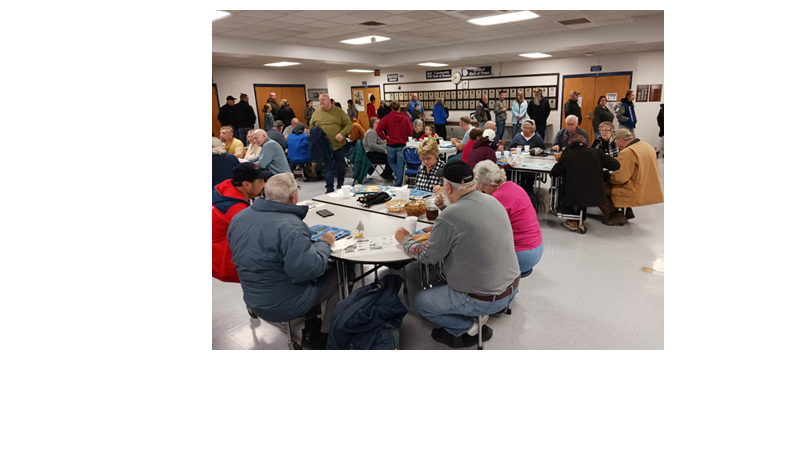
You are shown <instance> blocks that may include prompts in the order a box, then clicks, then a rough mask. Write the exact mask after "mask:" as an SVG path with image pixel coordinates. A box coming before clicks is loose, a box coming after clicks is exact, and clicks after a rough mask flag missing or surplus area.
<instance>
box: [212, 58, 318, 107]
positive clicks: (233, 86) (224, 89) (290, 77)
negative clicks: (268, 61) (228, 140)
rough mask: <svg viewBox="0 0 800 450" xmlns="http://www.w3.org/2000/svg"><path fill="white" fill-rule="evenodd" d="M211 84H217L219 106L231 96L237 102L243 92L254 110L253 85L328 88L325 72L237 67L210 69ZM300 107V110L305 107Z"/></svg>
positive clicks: (215, 67)
mask: <svg viewBox="0 0 800 450" xmlns="http://www.w3.org/2000/svg"><path fill="white" fill-rule="evenodd" d="M211 76H212V79H213V82H214V83H216V84H217V94H218V95H219V101H220V106H221V105H223V104H224V103H225V97H227V96H228V95H233V96H234V97H236V101H237V102H238V101H239V93H240V92H244V93H245V94H247V95H248V96H249V97H250V105H251V106H253V108H254V109H255V104H256V101H255V98H256V97H255V91H254V90H253V85H254V84H304V85H306V89H309V88H311V89H315V88H317V89H321V88H326V87H328V79H327V77H326V76H325V72H320V71H304V70H281V69H268V68H264V69H247V68H238V67H217V66H214V67H212V68H211ZM300 106H301V109H300V111H301V114H302V109H303V108H304V107H305V106H304V105H300Z"/></svg>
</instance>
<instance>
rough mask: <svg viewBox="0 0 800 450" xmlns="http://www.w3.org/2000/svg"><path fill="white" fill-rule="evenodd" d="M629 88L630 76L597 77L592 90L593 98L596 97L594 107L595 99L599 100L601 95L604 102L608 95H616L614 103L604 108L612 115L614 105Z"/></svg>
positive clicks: (607, 104) (609, 102)
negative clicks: (603, 97)
mask: <svg viewBox="0 0 800 450" xmlns="http://www.w3.org/2000/svg"><path fill="white" fill-rule="evenodd" d="M630 86H631V76H630V75H613V76H609V77H597V81H596V82H595V88H594V92H595V96H596V97H597V98H595V99H594V103H595V106H597V99H598V98H600V96H601V95H605V96H606V100H608V94H617V99H616V100H615V101H613V102H612V101H608V102H607V103H606V107H607V108H608V109H609V110H610V111H611V112H612V113H613V112H614V105H615V104H617V103H619V102H620V101H622V99H623V98H625V93H626V92H628V89H630ZM592 117H594V116H592ZM590 136H593V135H590Z"/></svg>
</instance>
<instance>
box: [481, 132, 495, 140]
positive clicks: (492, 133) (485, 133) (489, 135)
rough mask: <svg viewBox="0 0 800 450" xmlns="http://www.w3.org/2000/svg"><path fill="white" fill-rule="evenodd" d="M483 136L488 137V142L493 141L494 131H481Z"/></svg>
mask: <svg viewBox="0 0 800 450" xmlns="http://www.w3.org/2000/svg"><path fill="white" fill-rule="evenodd" d="M483 136H485V137H488V138H489V140H490V141H494V137H495V132H494V130H483Z"/></svg>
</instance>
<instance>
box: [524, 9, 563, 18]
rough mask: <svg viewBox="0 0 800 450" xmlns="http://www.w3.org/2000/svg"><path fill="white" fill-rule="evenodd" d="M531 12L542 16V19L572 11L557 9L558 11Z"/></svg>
mask: <svg viewBox="0 0 800 450" xmlns="http://www.w3.org/2000/svg"><path fill="white" fill-rule="evenodd" d="M531 11H533V12H534V13H536V14H538V15H540V16H542V17H549V16H555V15H558V14H564V13H569V12H573V11H572V10H569V9H559V10H531Z"/></svg>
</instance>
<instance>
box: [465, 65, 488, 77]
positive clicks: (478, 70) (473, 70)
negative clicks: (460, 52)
mask: <svg viewBox="0 0 800 450" xmlns="http://www.w3.org/2000/svg"><path fill="white" fill-rule="evenodd" d="M491 74H492V66H480V67H464V68H463V69H461V76H462V77H464V78H469V77H486V76H490V75H491Z"/></svg>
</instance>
